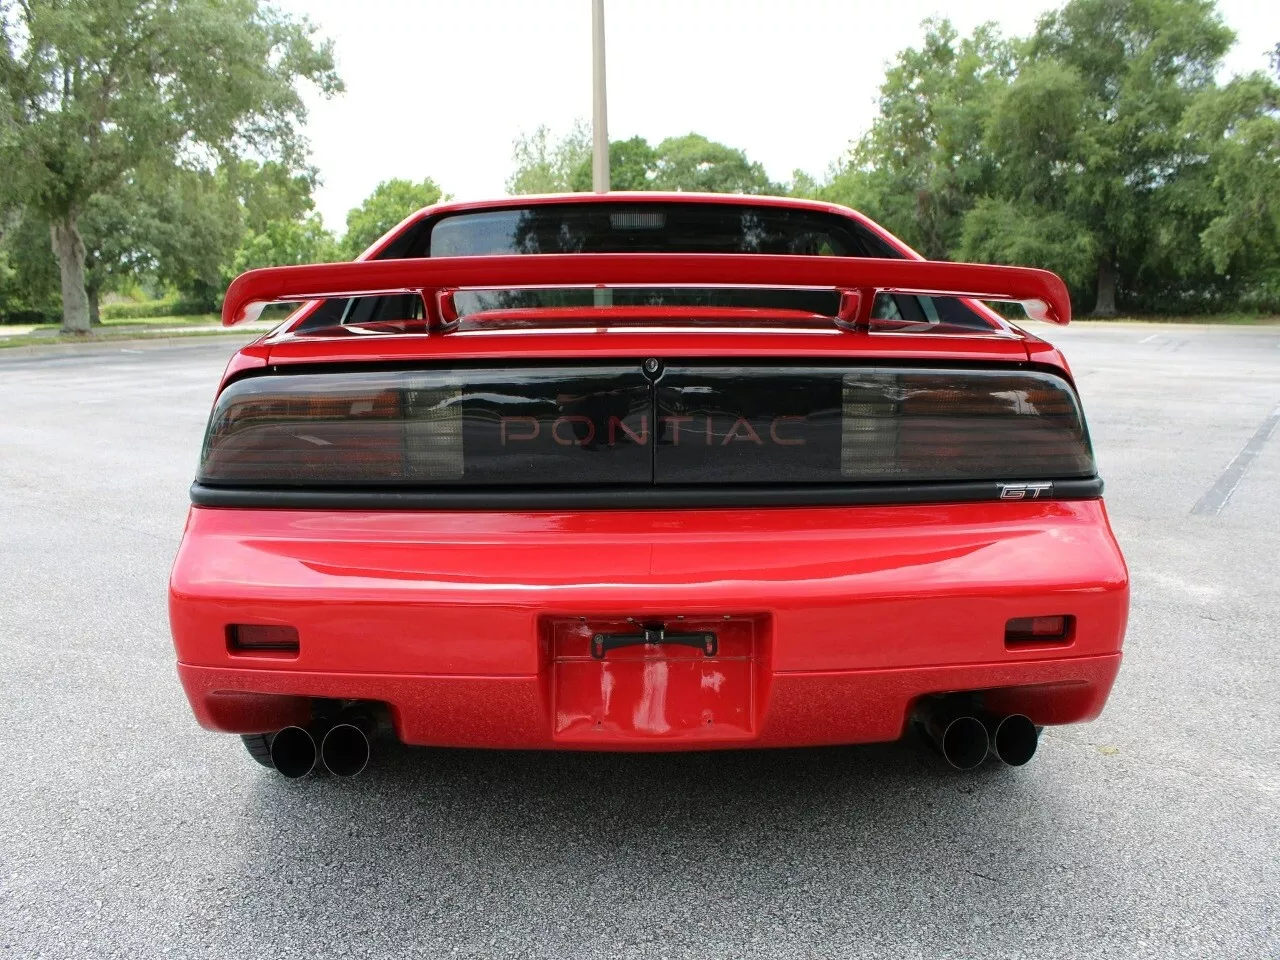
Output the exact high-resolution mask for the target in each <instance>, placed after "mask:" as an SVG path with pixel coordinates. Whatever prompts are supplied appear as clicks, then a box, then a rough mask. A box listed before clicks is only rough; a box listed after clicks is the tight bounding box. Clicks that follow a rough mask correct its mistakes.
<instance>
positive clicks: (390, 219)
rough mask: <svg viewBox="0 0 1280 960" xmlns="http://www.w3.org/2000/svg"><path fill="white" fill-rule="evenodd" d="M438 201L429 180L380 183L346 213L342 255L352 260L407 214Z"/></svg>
mask: <svg viewBox="0 0 1280 960" xmlns="http://www.w3.org/2000/svg"><path fill="white" fill-rule="evenodd" d="M440 198H441V193H440V188H439V187H438V186H437V185H436V182H435V181H434V180H432V179H431V178H430V177H428V178H427V179H426V180H423V181H422V182H421V183H414V182H412V181H411V180H385V181H383V182H382V183H380V184H378V186H377V187H376V188H375V189H374V191H373V193H371V194H369V196H368V197H366V198H365V201H364V203H362V204H360V206H358V207H354V208H352V210H351V211H350V212H349V213H348V214H347V235H346V236H345V237H344V238H343V240H342V255H343V256H344V257H346V258H347V259H350V260H354V259H355V258H356V257H357V256H359V255H360V253H362V252H363V251H364V249H365V248H366V247H368V246H369V244H371V243H373V242H374V241H375V240H377V239H378V238H379V237H381V236H382V235H383V234H384V233H386V232H387V231H388V230H390V229H391V228H392V227H394V226H395V225H396V224H397V223H399V222H400V221H401V220H403V219H404V218H405V217H407V216H408V215H409V214H411V213H413V212H414V211H415V210H421V209H422V208H423V207H429V206H431V205H432V204H433V203H439V202H440Z"/></svg>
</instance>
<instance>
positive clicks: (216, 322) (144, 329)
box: [0, 313, 263, 350]
mask: <svg viewBox="0 0 1280 960" xmlns="http://www.w3.org/2000/svg"><path fill="white" fill-rule="evenodd" d="M60 327H61V324H57V323H43V324H34V325H24V326H15V327H3V326H0V350H4V349H6V348H12V347H44V346H50V345H56V344H64V343H101V342H103V341H107V340H157V339H164V338H171V337H172V338H176V337H207V336H239V337H241V338H244V339H248V338H249V337H250V336H255V335H257V334H259V333H261V332H262V330H263V327H262V325H260V324H254V325H252V326H248V327H235V328H232V329H227V328H225V327H222V326H221V325H220V318H219V317H218V315H217V314H214V313H205V314H199V315H197V316H188V317H148V318H146V319H144V320H104V321H103V322H102V325H101V326H97V327H94V328H93V330H92V331H90V332H89V333H88V334H87V335H85V336H74V335H73V336H66V335H63V334H61V333H59V332H57V331H58V330H59V329H60ZM183 328H190V329H183ZM7 331H12V332H11V334H10V335H8V336H6V335H5V334H6V332H7ZM32 334H34V336H33V335H32Z"/></svg>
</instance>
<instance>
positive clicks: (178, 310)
mask: <svg viewBox="0 0 1280 960" xmlns="http://www.w3.org/2000/svg"><path fill="white" fill-rule="evenodd" d="M206 312H208V311H207V309H206V307H205V305H204V304H202V303H200V302H199V301H197V300H183V299H182V298H181V297H163V298H161V299H159V300H145V301H143V302H141V303H108V304H104V305H103V307H102V319H103V320H154V319H155V318H157V317H193V316H196V315H198V314H203V313H206Z"/></svg>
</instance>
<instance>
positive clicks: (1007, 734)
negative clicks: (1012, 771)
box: [988, 713, 1040, 767]
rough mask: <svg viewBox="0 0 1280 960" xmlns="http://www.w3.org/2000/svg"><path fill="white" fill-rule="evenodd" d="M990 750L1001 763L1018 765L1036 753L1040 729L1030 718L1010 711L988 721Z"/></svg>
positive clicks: (1012, 765)
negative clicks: (1005, 714)
mask: <svg viewBox="0 0 1280 960" xmlns="http://www.w3.org/2000/svg"><path fill="white" fill-rule="evenodd" d="M988 727H989V736H990V738H991V752H992V753H993V754H994V755H995V756H996V758H997V759H999V760H1000V761H1001V762H1002V763H1005V764H1007V765H1008V766H1011V767H1020V766H1022V765H1023V764H1024V763H1026V762H1027V761H1028V760H1030V759H1031V758H1032V757H1034V756H1035V755H1036V746H1037V745H1038V744H1039V742H1040V731H1039V729H1037V727H1036V725H1035V724H1034V723H1032V722H1031V718H1030V717H1027V716H1024V715H1023V714H1021V713H1011V714H1009V715H1008V716H1007V717H998V718H995V719H994V720H993V721H989V722H988Z"/></svg>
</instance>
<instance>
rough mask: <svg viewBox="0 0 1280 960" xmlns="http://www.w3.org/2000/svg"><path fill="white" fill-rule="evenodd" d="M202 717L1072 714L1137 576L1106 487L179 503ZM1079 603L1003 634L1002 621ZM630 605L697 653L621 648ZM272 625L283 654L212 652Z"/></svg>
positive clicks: (181, 597) (1061, 717)
mask: <svg viewBox="0 0 1280 960" xmlns="http://www.w3.org/2000/svg"><path fill="white" fill-rule="evenodd" d="M170 613H171V622H172V626H173V635H174V643H175V645H176V647H177V650H178V658H179V661H180V662H179V667H178V669H179V673H180V675H181V678H182V682H183V686H184V687H185V688H186V691H187V695H188V697H189V699H190V701H191V704H192V707H193V709H194V711H195V713H196V716H197V718H198V719H199V720H200V722H201V723H202V724H203V725H205V726H206V727H209V728H211V729H217V730H225V731H229V732H241V733H247V732H257V731H267V730H273V729H277V728H279V727H280V726H283V725H285V724H287V723H290V722H297V721H300V720H303V719H305V717H306V716H307V715H308V713H309V710H310V703H309V698H316V697H323V698H334V699H360V700H376V701H381V702H383V703H385V704H387V705H388V707H389V708H390V711H391V715H392V718H393V720H394V722H395V724H396V728H397V733H398V734H399V736H400V737H401V739H403V740H404V741H405V742H407V743H414V744H436V745H456V746H485V747H547V748H574V749H582V748H586V749H591V748H600V749H637V750H655V749H690V748H703V747H725V746H788V745H804V744H829V743H861V742H872V741H881V740H893V739H896V738H897V737H899V736H901V734H902V731H903V727H904V724H905V722H906V719H907V716H908V714H909V711H910V708H911V706H912V704H913V702H914V701H915V700H916V699H918V698H919V697H920V696H923V695H926V694H932V693H945V692H952V691H978V690H981V691H986V694H985V698H986V700H987V704H988V706H990V707H991V708H992V709H995V710H1000V711H1005V712H1015V711H1016V712H1022V713H1026V714H1028V715H1029V716H1031V718H1032V719H1033V720H1035V721H1036V722H1037V723H1042V724H1043V723H1069V722H1073V721H1078V720H1087V719H1089V718H1091V717H1093V716H1095V715H1096V714H1097V713H1098V711H1099V710H1101V709H1102V706H1103V703H1104V702H1105V700H1106V697H1107V694H1108V692H1109V690H1110V688H1111V684H1112V682H1113V681H1114V679H1115V675H1116V671H1117V670H1118V668H1119V663H1120V646H1121V642H1122V639H1123V635H1124V627H1125V620H1126V617H1127V613H1128V575H1127V572H1126V570H1125V566H1124V561H1123V558H1122V557H1121V555H1120V551H1119V549H1118V547H1117V546H1116V543H1115V541H1114V538H1113V537H1112V534H1111V531H1110V528H1109V526H1108V524H1107V519H1106V513H1105V511H1104V509H1103V506H1102V503H1101V502H1100V501H1076V502H1046V503H1035V502H1017V503H1012V502H1011V503H999V504H951V505H930V506H899V507H849V508H815V509H766V510H675V511H635V512H628V511H609V512H602V511H594V512H579V513H565V512H554V513H553V512H541V513H521V514H511V513H458V512H447V513H445V512H441V513H431V512H404V511H396V512H378V513H368V512H351V511H334V512H317V511H286V510H248V509H244V510H242V509H219V508H194V509H192V511H191V517H190V521H189V523H188V527H187V531H186V535H185V537H184V540H183V544H182V548H181V550H180V551H179V554H178V558H177V562H176V563H175V566H174V571H173V578H172V584H171V593H170ZM1058 614H1067V615H1071V616H1073V617H1074V618H1075V627H1074V630H1073V632H1072V634H1071V636H1070V637H1069V638H1068V639H1067V640H1066V641H1064V642H1058V643H1050V644H1045V645H1043V646H1038V647H1033V648H1028V647H1018V648H1013V649H1010V648H1007V647H1006V645H1005V642H1004V629H1005V624H1006V622H1007V621H1008V620H1009V619H1011V618H1014V617H1030V616H1053V615H1058ZM626 618H634V620H636V621H637V622H648V621H661V622H664V623H666V624H668V628H669V629H713V630H715V631H716V632H717V634H718V635H719V636H720V649H719V650H718V652H717V654H716V655H715V656H714V657H706V656H704V655H703V654H702V653H701V652H699V651H696V650H692V649H689V648H684V647H668V646H659V647H628V648H624V649H621V650H616V651H611V652H610V653H609V654H608V655H607V657H606V658H605V659H604V660H596V659H593V658H592V657H591V656H590V654H589V652H588V648H587V639H588V636H589V635H590V633H591V632H592V631H594V630H601V629H617V630H622V631H625V630H626V629H627V623H626ZM229 624H289V625H292V626H294V627H296V628H297V629H298V632H299V636H300V640H301V649H300V652H299V653H298V655H297V656H296V657H292V658H283V657H280V656H278V655H252V654H244V653H237V652H234V651H231V650H229V648H228V641H227V626H228V625H229Z"/></svg>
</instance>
